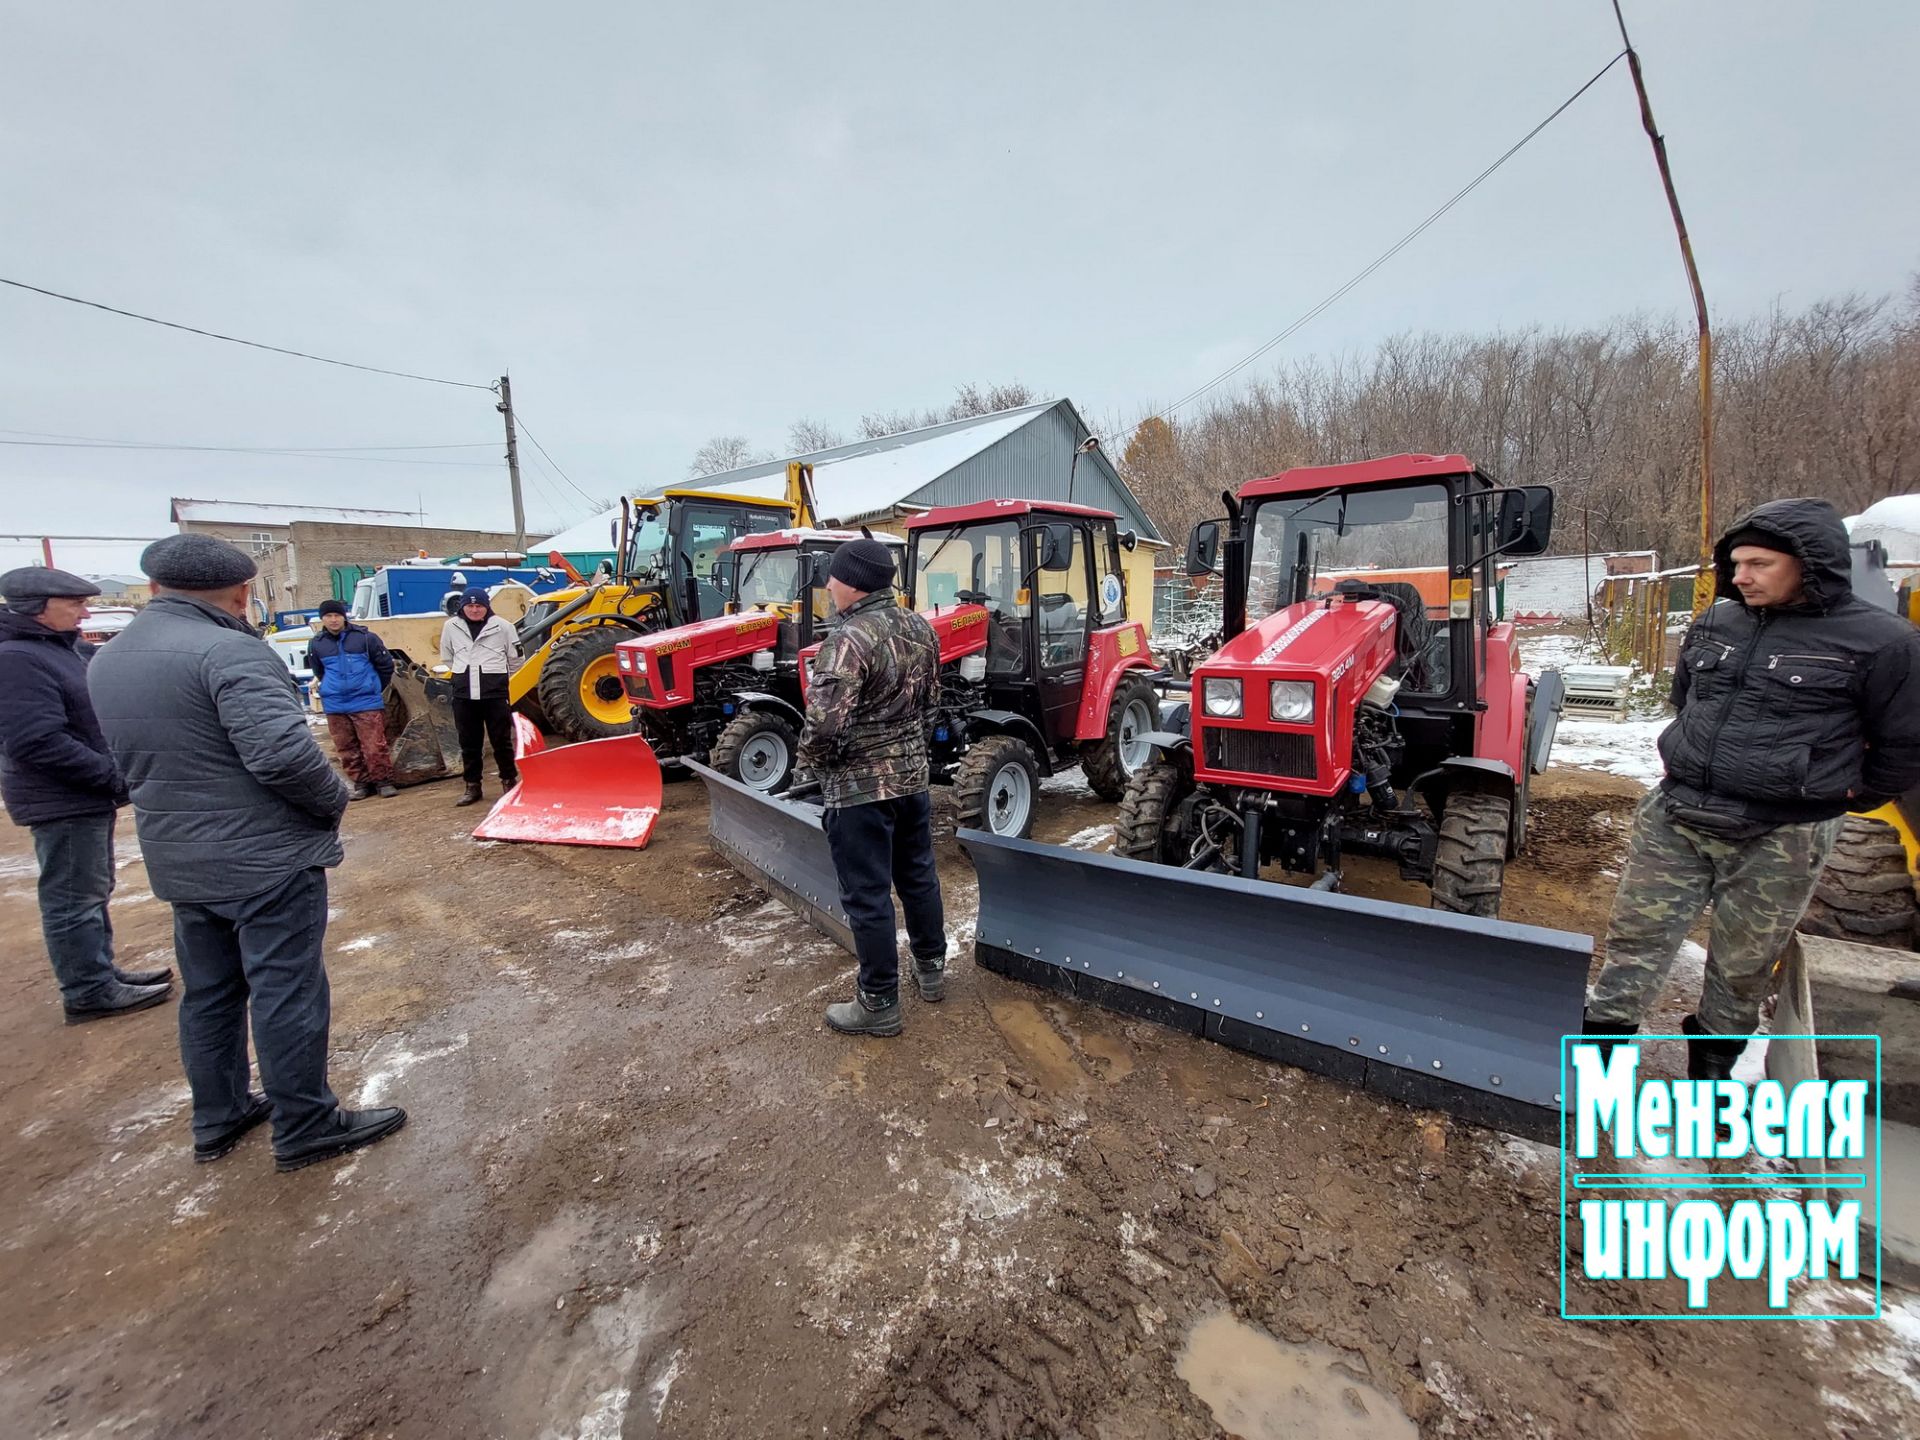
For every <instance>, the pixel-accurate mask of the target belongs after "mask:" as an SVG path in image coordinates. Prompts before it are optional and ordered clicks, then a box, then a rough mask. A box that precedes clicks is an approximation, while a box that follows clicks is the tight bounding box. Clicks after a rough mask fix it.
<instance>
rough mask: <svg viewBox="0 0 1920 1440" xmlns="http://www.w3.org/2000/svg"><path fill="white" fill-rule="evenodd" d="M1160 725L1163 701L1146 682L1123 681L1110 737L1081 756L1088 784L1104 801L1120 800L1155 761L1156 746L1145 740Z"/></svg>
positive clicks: (1115, 702)
mask: <svg viewBox="0 0 1920 1440" xmlns="http://www.w3.org/2000/svg"><path fill="white" fill-rule="evenodd" d="M1159 725H1160V697H1159V696H1157V695H1155V694H1154V691H1153V686H1151V685H1149V684H1148V683H1147V682H1146V681H1145V680H1122V681H1121V682H1120V683H1119V685H1117V686H1116V687H1115V688H1114V692H1113V704H1112V705H1110V706H1109V707H1108V708H1107V733H1106V736H1105V737H1104V738H1103V739H1100V740H1096V741H1094V742H1093V743H1092V744H1091V745H1089V746H1087V747H1086V749H1084V750H1083V751H1081V753H1080V768H1081V769H1082V770H1083V771H1085V772H1086V776H1087V784H1089V785H1091V786H1092V787H1093V793H1094V794H1096V795H1098V796H1099V797H1100V798H1101V799H1102V800H1109V801H1111V800H1118V799H1119V798H1120V797H1121V796H1122V795H1123V794H1125V793H1126V789H1127V782H1129V781H1130V780H1132V779H1133V777H1134V776H1135V775H1137V774H1139V773H1140V772H1141V771H1142V770H1144V769H1146V768H1147V766H1148V765H1149V764H1151V763H1152V761H1153V746H1152V745H1151V744H1149V743H1148V742H1147V741H1146V740H1144V739H1142V738H1141V737H1142V736H1144V735H1145V734H1147V732H1148V731H1150V730H1155V729H1158V728H1159Z"/></svg>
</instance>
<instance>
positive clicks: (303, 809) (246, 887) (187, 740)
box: [87, 535, 407, 1170]
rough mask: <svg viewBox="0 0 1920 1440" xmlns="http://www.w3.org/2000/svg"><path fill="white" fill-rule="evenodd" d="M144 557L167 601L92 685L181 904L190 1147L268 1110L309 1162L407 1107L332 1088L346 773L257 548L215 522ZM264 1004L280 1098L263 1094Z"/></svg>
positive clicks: (377, 1129)
mask: <svg viewBox="0 0 1920 1440" xmlns="http://www.w3.org/2000/svg"><path fill="white" fill-rule="evenodd" d="M140 568H141V569H142V570H144V571H145V572H146V574H147V577H148V578H149V579H150V580H152V581H153V590H154V598H153V602H152V603H151V604H150V605H148V606H147V608H146V609H144V610H142V611H141V612H140V613H139V615H137V616H136V617H134V620H133V622H132V623H131V624H130V625H128V626H127V628H126V629H124V630H122V631H121V632H120V633H119V634H118V635H117V636H115V637H114V639H113V641H112V642H111V643H110V644H108V645H106V646H105V647H104V648H102V650H101V651H100V653H99V654H98V655H97V656H95V657H94V660H93V663H92V665H91V666H90V667H89V670H88V675H87V688H88V689H89V690H90V691H91V692H92V695H93V704H94V709H95V711H96V712H97V713H98V714H99V717H100V728H101V729H102V730H103V731H105V732H106V736H107V744H108V746H109V747H110V748H111V749H112V751H113V758H114V760H115V761H116V762H117V763H118V764H119V766H120V771H121V773H122V774H123V775H125V776H126V777H127V786H128V788H129V789H130V790H131V792H132V795H133V814H134V819H135V821H136V822H137V823H138V825H139V827H140V849H141V852H142V853H143V854H144V855H145V856H146V860H147V880H148V882H149V883H150V884H151V885H152V886H153V893H154V894H155V895H157V896H159V897H160V898H161V899H162V900H165V901H168V902H169V903H170V904H171V905H172V906H173V949H174V954H175V955H176V956H177V957H178V958H179V962H180V978H181V980H182V982H183V984H184V987H185V992H186V993H185V994H184V995H183V996H182V997H181V1001H180V1057H181V1060H182V1061H183V1062H184V1064H185V1066H186V1071H187V1083H188V1085H189V1086H190V1087H191V1088H192V1091H193V1142H194V1143H193V1153H194V1159H196V1160H217V1159H219V1158H220V1157H221V1156H222V1155H225V1154H226V1153H227V1152H228V1151H230V1150H232V1149H233V1147H234V1146H236V1145H238V1144H239V1143H240V1138H241V1137H242V1136H243V1135H245V1134H246V1133H247V1131H248V1130H250V1129H252V1128H253V1127H254V1126H255V1125H258V1124H259V1123H260V1122H261V1121H263V1120H265V1119H266V1118H267V1117H268V1115H269V1114H271V1115H272V1117H273V1155H274V1161H275V1165H276V1167H277V1168H278V1169H281V1170H297V1169H299V1168H300V1167H301V1166H303V1165H311V1164H313V1163H314V1162H315V1161H317V1160H326V1159H330V1158H331V1157H333V1156H335V1155H340V1154H344V1153H345V1152H347V1151H349V1150H356V1149H358V1148H359V1147H360V1146H362V1145H371V1144H372V1143H373V1142H374V1141H376V1140H380V1139H384V1138H385V1137H386V1136H388V1135H391V1134H392V1133H393V1132H394V1131H396V1130H398V1129H399V1128H400V1127H401V1126H402V1125H403V1124H405V1123H406V1119H407V1113H406V1111H404V1110H400V1109H397V1108H393V1107H386V1108H383V1109H377V1110H346V1109H342V1108H341V1105H340V1102H339V1100H338V1099H336V1098H335V1096H334V1093H333V1090H332V1089H331V1088H330V1087H329V1086H328V1084H327V1034H328V1028H329V1024H330V1021H331V1016H332V1012H331V1002H330V995H329V991H328V988H327V970H326V966H325V964H324V963H323V961H322V958H321V951H322V947H323V945H324V943H325V940H326V933H327V870H328V869H329V868H330V867H331V866H334V865H338V864H339V863H340V861H341V860H342V859H343V858H344V856H343V853H342V851H341V848H340V817H341V815H342V814H344V813H345V811H346V808H347V787H346V785H345V784H343V783H342V782H341V779H340V777H339V776H338V775H336V774H335V773H334V770H333V767H332V766H331V765H329V764H328V763H327V757H326V756H325V755H323V754H321V753H320V747H319V746H318V745H316V744H315V743H314V740H313V734H312V732H311V731H310V730H308V729H307V721H306V717H305V715H303V714H302V713H301V710H300V698H299V695H298V694H297V693H296V692H295V690H294V687H293V677H292V675H290V674H289V673H288V671H287V667H286V666H285V665H284V664H283V663H282V662H281V660H280V658H279V657H278V656H277V655H275V654H274V652H273V648H272V647H271V646H269V645H268V644H266V643H265V642H264V641H262V640H261V639H260V637H259V636H258V635H256V634H255V633H254V629H253V627H252V626H251V625H249V624H248V623H247V619H246V617H247V608H248V591H249V589H250V583H251V581H252V578H253V574H254V564H253V561H252V560H250V559H248V558H247V556H246V555H245V554H244V553H242V552H241V551H239V550H236V549H235V548H234V547H233V546H231V545H228V544H225V543H224V542H222V541H219V540H216V539H214V538H213V537H212V536H210V535H169V536H168V537H167V538H166V539H164V540H156V541H154V543H153V544H151V545H149V546H148V547H147V548H146V550H145V552H144V553H143V554H142V555H141V557H140ZM249 1011H251V1018H252V1022H253V1044H254V1051H255V1054H256V1056H257V1057H258V1059H259V1062H260V1083H261V1088H262V1089H264V1090H265V1091H266V1095H265V1096H264V1097H263V1096H259V1095H254V1094H251V1093H250V1092H249V1091H248V1089H247V1022H248V1018H249Z"/></svg>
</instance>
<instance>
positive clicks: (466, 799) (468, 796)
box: [453, 785, 480, 807]
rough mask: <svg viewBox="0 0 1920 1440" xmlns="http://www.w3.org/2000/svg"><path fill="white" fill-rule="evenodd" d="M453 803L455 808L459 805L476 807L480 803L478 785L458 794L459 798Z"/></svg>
mask: <svg viewBox="0 0 1920 1440" xmlns="http://www.w3.org/2000/svg"><path fill="white" fill-rule="evenodd" d="M453 803H454V805H455V806H456V807H458V806H461V805H478V804H479V803H480V787H479V786H478V785H469V786H467V788H466V789H465V790H463V791H461V792H460V798H459V799H458V800H456V801H454V802H453Z"/></svg>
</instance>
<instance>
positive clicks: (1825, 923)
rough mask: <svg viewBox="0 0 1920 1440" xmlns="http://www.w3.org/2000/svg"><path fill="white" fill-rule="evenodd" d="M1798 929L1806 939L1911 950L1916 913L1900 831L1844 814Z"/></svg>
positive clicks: (1919, 917)
mask: <svg viewBox="0 0 1920 1440" xmlns="http://www.w3.org/2000/svg"><path fill="white" fill-rule="evenodd" d="M1799 928H1800V930H1801V932H1802V933H1803V934H1807V935H1822V936H1826V937H1829V938H1831V939H1835V940H1852V941H1855V942H1856V943H1858V944H1862V945H1882V946H1887V947H1890V948H1893V949H1902V950H1905V949H1912V948H1913V946H1914V940H1915V935H1916V932H1917V931H1920V911H1916V908H1915V902H1914V891H1913V876H1912V875H1911V873H1909V871H1908V869H1907V851H1906V847H1905V846H1904V845H1902V844H1901V843H1900V832H1899V831H1897V830H1896V829H1894V828H1893V826H1891V825H1889V824H1888V823H1887V822H1886V821H1884V820H1875V819H1872V818H1871V817H1869V816H1866V815H1849V816H1848V817H1847V818H1846V821H1845V823H1844V824H1843V825H1842V826H1841V829H1840V838H1839V839H1838V840H1837V841H1835V842H1834V847H1833V853H1832V855H1830V856H1829V857H1828V859H1827V866H1826V868H1825V869H1824V870H1822V871H1821V872H1820V878H1819V880H1818V881H1817V882H1816V883H1815V885H1814V887H1813V895H1812V897H1811V898H1810V899H1809V900H1808V902H1807V913H1806V914H1805V915H1803V916H1801V917H1800V925H1799Z"/></svg>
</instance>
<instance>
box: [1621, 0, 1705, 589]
mask: <svg viewBox="0 0 1920 1440" xmlns="http://www.w3.org/2000/svg"><path fill="white" fill-rule="evenodd" d="M1613 18H1614V19H1615V20H1617V21H1618V22H1619V24H1620V43H1621V44H1622V45H1624V46H1625V47H1626V50H1627V70H1628V72H1629V73H1630V74H1631V75H1632V76H1633V90H1634V93H1635V94H1636V95H1638V96H1639V97H1640V127H1641V128H1642V129H1643V130H1645V131H1646V132H1647V139H1648V140H1650V141H1652V142H1653V160H1654V164H1656V165H1658V166H1659V167H1660V183H1661V185H1663V186H1664V187H1665V188H1666V192H1667V209H1669V210H1670V211H1672V212H1673V230H1674V234H1675V235H1677V236H1678V237H1679V239H1680V258H1681V260H1682V261H1684V262H1685V263H1686V267H1687V284H1688V285H1689V286H1691V287H1692V289H1693V313H1694V318H1695V319H1696V320H1697V321H1698V322H1699V326H1700V360H1699V369H1700V570H1699V573H1698V574H1696V575H1695V576H1694V577H1693V613H1694V614H1695V615H1698V614H1700V613H1701V612H1702V611H1704V610H1705V609H1706V608H1707V607H1708V606H1709V605H1711V604H1712V603H1713V336H1712V334H1711V332H1710V331H1709V330H1708V329H1707V292H1706V291H1705V290H1704V289H1702V288H1701V285H1700V267H1699V266H1698V265H1696V264H1695V263H1694V260H1693V242H1692V241H1691V240H1689V239H1688V238H1687V222H1686V220H1685V219H1683V218H1682V216H1681V214H1680V192H1679V191H1677V190H1675V189H1674V188H1673V171H1672V170H1671V169H1670V168H1669V167H1668V165H1667V141H1666V137H1665V136H1664V135H1662V134H1661V133H1660V129H1659V127H1658V126H1657V125H1655V124H1654V123H1653V102H1652V101H1651V100H1649V99H1648V98H1647V81H1646V77H1645V76H1643V75H1642V74H1641V73H1640V52H1639V51H1637V50H1635V49H1634V48H1633V41H1632V40H1630V39H1628V38H1627V17H1626V16H1625V15H1623V14H1621V13H1620V0H1613Z"/></svg>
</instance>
